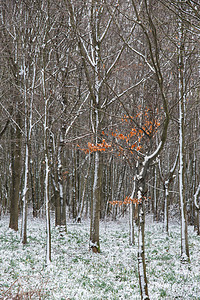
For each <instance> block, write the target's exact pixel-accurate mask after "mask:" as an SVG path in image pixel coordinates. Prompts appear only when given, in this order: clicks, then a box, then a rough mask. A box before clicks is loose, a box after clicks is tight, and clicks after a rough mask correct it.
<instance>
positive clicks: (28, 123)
mask: <svg viewBox="0 0 200 300" xmlns="http://www.w3.org/2000/svg"><path fill="white" fill-rule="evenodd" d="M26 69H27V67H26V64H25V57H24V66H23V77H24V89H23V95H24V133H25V164H24V188H23V194H22V203H23V208H22V225H21V240H22V243H23V244H26V242H27V191H28V175H29V156H30V153H29V144H30V141H31V135H32V115H33V111H32V110H33V99H34V88H35V76H36V64H35V61H34V62H33V74H32V86H31V100H30V103H27V86H26V85H27V76H26ZM28 108H29V110H28Z"/></svg>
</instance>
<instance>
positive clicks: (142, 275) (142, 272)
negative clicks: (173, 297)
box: [138, 198, 149, 300]
mask: <svg viewBox="0 0 200 300" xmlns="http://www.w3.org/2000/svg"><path fill="white" fill-rule="evenodd" d="M140 200H141V203H139V205H138V273H139V283H140V293H141V300H145V299H146V300H148V299H149V294H148V286H147V277H146V262H145V251H144V226H145V216H144V199H142V198H140Z"/></svg>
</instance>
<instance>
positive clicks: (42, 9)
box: [0, 0, 200, 299]
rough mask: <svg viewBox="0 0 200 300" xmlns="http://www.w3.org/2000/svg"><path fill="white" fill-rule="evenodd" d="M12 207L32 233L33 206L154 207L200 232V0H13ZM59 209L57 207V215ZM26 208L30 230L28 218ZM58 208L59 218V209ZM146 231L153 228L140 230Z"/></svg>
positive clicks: (9, 9) (7, 143)
mask: <svg viewBox="0 0 200 300" xmlns="http://www.w3.org/2000/svg"><path fill="white" fill-rule="evenodd" d="M0 9H1V18H0V20H1V24H0V53H1V55H0V64H1V70H0V87H1V94H0V95H1V101H0V116H1V117H0V159H1V166H0V210H1V214H5V213H9V214H10V224H9V227H10V228H11V229H13V230H15V231H17V230H21V236H22V242H23V243H24V244H26V241H27V230H28V228H27V218H28V211H31V213H32V214H33V216H34V217H41V216H46V223H47V262H50V261H51V230H50V227H51V226H50V223H53V222H55V225H56V226H60V227H61V228H63V227H64V228H65V229H67V224H66V223H67V222H66V219H70V220H73V221H76V222H81V220H82V218H85V217H88V218H89V217H90V220H91V223H90V243H89V247H90V248H91V249H92V251H93V252H99V251H100V244H99V223H100V220H101V219H105V218H109V219H113V220H116V219H117V218H119V217H121V216H122V215H125V214H127V215H129V216H130V243H135V241H134V223H136V224H137V226H138V232H139V234H138V236H139V238H138V241H137V242H138V268H139V274H140V287H141V296H142V299H148V289H147V281H146V271H145V256H144V255H145V253H144V223H145V222H144V221H145V214H153V218H154V220H155V221H161V222H163V228H164V231H166V233H167V232H168V223H169V220H171V219H174V218H175V219H176V220H178V221H179V222H180V224H181V235H180V239H181V249H180V252H181V257H182V259H183V260H184V261H185V260H186V261H189V247H188V234H187V226H188V224H190V225H193V226H194V230H196V231H197V233H198V234H200V230H199V206H200V201H199V192H200V174H199V169H200V155H199V154H200V152H199V151H200V137H199V132H200V81H199V78H200V4H199V2H198V1H193V0H188V1H184V0H159V1H154V0H125V1H124V0H118V1H113V0H108V1H107V0H101V1H96V0H89V1H84V0H78V1H77V0H76V1H75V0H59V1H53V0H41V1H39V0H34V1H29V0H22V1H13V0H12V1H11V0H10V1H9V0H4V1H1V7H0ZM53 212H54V214H53ZM20 216H22V228H18V218H19V217H20ZM54 216H55V217H54ZM140 233H141V234H140Z"/></svg>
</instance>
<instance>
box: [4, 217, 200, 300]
mask: <svg viewBox="0 0 200 300" xmlns="http://www.w3.org/2000/svg"><path fill="white" fill-rule="evenodd" d="M28 224H29V225H28V242H27V244H26V245H22V244H21V242H20V236H19V233H15V232H13V231H12V230H9V229H8V218H7V217H4V218H3V219H2V220H1V223H0V299H15V298H16V299H18V298H19V299H34V300H37V299H49V300H54V299H59V300H61V299H70V300H82V299H83V300H84V299H89V300H98V299H99V300H100V299H101V300H104V299H105V300H107V299H110V300H115V299H116V300H118V299H121V300H122V299H133V300H134V299H138V300H140V291H139V278H138V268H137V229H136V228H135V232H136V244H135V245H133V246H130V245H129V234H128V220H127V219H122V220H120V221H117V222H102V223H101V226H100V245H101V252H100V253H99V254H94V253H92V252H90V251H89V221H85V222H83V223H81V224H68V228H67V233H65V232H60V231H59V230H58V229H57V228H55V227H54V226H52V228H51V229H52V230H51V231H52V263H51V264H50V265H49V266H46V261H45V255H46V246H45V245H46V235H45V220H34V219H30V220H29V223H28ZM189 243H190V254H191V257H190V259H191V263H188V264H182V263H181V262H180V227H179V226H173V225H170V230H169V235H166V234H164V233H163V231H162V224H153V223H151V224H148V223H147V225H146V233H145V247H146V248H145V251H146V265H147V277H148V282H149V294H150V299H155V300H157V299H167V300H173V299H186V300H189V299H194V300H196V299H197V300H198V299H199V300H200V285H199V282H200V251H199V249H200V237H199V236H196V234H195V233H194V231H193V229H192V228H189ZM9 297H10V298H9ZM14 297H15V298H14ZM17 297H18V298H17ZM20 297H21V298H20ZM28 297H29V298H28ZM31 297H32V298H31Z"/></svg>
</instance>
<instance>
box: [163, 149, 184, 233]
mask: <svg viewBox="0 0 200 300" xmlns="http://www.w3.org/2000/svg"><path fill="white" fill-rule="evenodd" d="M178 159H179V150H178V152H177V155H176V159H175V161H174V164H173V166H172V168H171V169H170V171H169V172H168V174H166V175H163V172H162V169H161V163H160V159H159V161H158V169H159V174H160V179H161V181H162V183H163V189H164V225H163V226H164V231H165V232H166V233H168V229H169V187H170V183H171V182H172V180H173V177H174V172H175V170H176V167H177V164H178Z"/></svg>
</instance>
